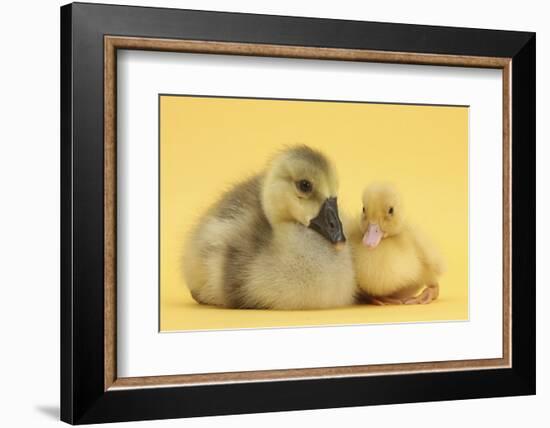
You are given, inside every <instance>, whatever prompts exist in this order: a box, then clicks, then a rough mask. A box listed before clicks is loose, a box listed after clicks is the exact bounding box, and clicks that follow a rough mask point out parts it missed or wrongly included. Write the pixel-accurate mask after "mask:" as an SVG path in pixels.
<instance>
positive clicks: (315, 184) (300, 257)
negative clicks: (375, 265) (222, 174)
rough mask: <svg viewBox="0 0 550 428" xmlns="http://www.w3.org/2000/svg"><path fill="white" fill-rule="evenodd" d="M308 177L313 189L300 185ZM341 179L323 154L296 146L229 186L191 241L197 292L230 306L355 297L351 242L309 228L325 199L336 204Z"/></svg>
mask: <svg viewBox="0 0 550 428" xmlns="http://www.w3.org/2000/svg"><path fill="white" fill-rule="evenodd" d="M304 180H307V181H308V182H309V183H310V184H311V187H312V188H311V189H310V188H308V187H307V186H305V185H301V184H300V185H299V183H302V182H303V181H304ZM337 184H338V183H337V177H336V172H335V170H334V168H333V166H332V164H331V163H330V162H329V161H328V159H327V158H326V157H325V156H323V155H322V154H321V153H319V152H317V151H315V150H312V149H311V148H309V147H306V146H298V147H293V148H290V149H288V150H286V151H284V152H282V153H280V154H279V155H278V156H276V157H275V158H274V159H273V160H272V161H271V162H270V163H269V164H268V166H267V168H266V170H265V171H264V172H263V173H261V174H259V175H257V176H255V177H252V178H250V179H248V180H246V181H244V182H242V183H240V184H238V185H236V186H235V187H233V188H232V189H231V190H229V191H228V192H227V193H225V194H224V195H223V196H222V197H221V199H220V200H219V201H218V202H217V203H215V204H214V205H213V206H212V207H211V208H210V210H208V212H207V213H206V214H205V215H204V216H203V217H202V218H201V219H200V221H199V223H198V224H197V226H196V227H195V228H194V229H193V230H192V232H191V234H190V236H189V239H188V242H187V245H186V251H185V257H184V275H185V280H186V283H187V285H188V287H189V289H190V291H191V294H192V296H193V298H194V299H195V300H196V301H197V302H199V303H204V304H211V305H218V306H223V307H228V308H270V309H312V308H329V307H337V306H344V305H349V304H352V303H353V299H354V290H355V278H354V272H353V264H352V259H351V251H350V249H349V246H348V245H345V244H342V243H340V245H338V246H337V245H334V244H333V243H331V242H330V241H329V240H328V239H326V238H325V237H324V236H322V235H321V234H320V233H319V232H318V231H316V230H313V229H312V228H310V227H308V226H310V222H311V221H312V219H314V218H315V217H316V216H317V215H318V214H319V212H320V211H322V206H323V204H324V203H325V202H326V201H327V200H329V199H330V200H332V201H333V202H334V203H335V201H336V200H335V199H334V198H335V197H336V192H337ZM303 190H307V192H304V191H303ZM336 219H337V221H338V223H339V224H340V226H341V223H340V220H339V218H337V217H336ZM342 236H343V235H342Z"/></svg>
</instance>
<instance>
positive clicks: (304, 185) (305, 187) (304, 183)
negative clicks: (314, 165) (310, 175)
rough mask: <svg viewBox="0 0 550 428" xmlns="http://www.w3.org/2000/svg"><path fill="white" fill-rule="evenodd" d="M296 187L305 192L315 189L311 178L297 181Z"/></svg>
mask: <svg viewBox="0 0 550 428" xmlns="http://www.w3.org/2000/svg"><path fill="white" fill-rule="evenodd" d="M296 187H298V190H300V192H303V193H310V192H311V191H312V190H313V184H311V181H309V180H300V181H298V182H296Z"/></svg>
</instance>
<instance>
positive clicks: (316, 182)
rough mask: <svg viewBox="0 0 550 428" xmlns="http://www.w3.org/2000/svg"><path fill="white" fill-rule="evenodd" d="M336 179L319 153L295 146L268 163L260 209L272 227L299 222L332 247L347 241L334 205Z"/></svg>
mask: <svg viewBox="0 0 550 428" xmlns="http://www.w3.org/2000/svg"><path fill="white" fill-rule="evenodd" d="M337 191H338V178H337V174H336V170H335V169H334V166H333V165H332V163H331V162H330V161H329V160H328V159H327V158H326V157H325V156H324V155H323V154H322V153H321V152H319V151H317V150H314V149H312V148H310V147H308V146H295V147H291V148H289V149H287V150H285V151H283V152H281V153H279V154H278V155H277V156H276V157H275V158H274V159H273V160H272V161H271V163H270V164H269V166H268V168H267V171H266V174H265V177H264V181H263V186H262V207H263V210H264V212H265V214H266V216H267V218H268V220H269V222H270V223H271V224H272V225H274V226H275V225H277V224H281V223H285V222H292V223H299V224H302V225H303V226H305V227H309V228H311V229H313V230H315V231H316V232H318V233H319V234H320V235H321V236H323V237H324V238H325V239H327V240H328V241H330V242H331V243H332V244H336V245H337V244H342V243H344V242H345V241H346V238H345V236H344V231H343V228H342V222H341V221H340V217H339V215H338V204H337V200H336V197H337Z"/></svg>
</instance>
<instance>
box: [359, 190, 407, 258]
mask: <svg viewBox="0 0 550 428" xmlns="http://www.w3.org/2000/svg"><path fill="white" fill-rule="evenodd" d="M403 224H404V214H403V208H402V204H401V198H400V197H399V193H398V192H397V189H396V188H395V187H394V186H392V185H391V184H388V183H376V184H371V185H370V186H368V187H367V188H366V189H365V190H364V192H363V213H362V215H361V221H360V226H361V232H362V233H363V245H365V246H366V247H368V248H375V247H377V246H378V244H380V242H381V241H382V239H384V238H388V237H391V236H395V235H397V234H399V233H400V232H401V231H402V230H403Z"/></svg>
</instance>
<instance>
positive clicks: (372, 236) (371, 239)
mask: <svg viewBox="0 0 550 428" xmlns="http://www.w3.org/2000/svg"><path fill="white" fill-rule="evenodd" d="M382 236H384V232H382V229H380V226H379V225H378V224H374V223H369V225H368V226H367V231H366V232H365V234H364V235H363V245H364V246H366V247H368V248H375V247H377V246H378V244H380V241H381V240H382Z"/></svg>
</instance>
